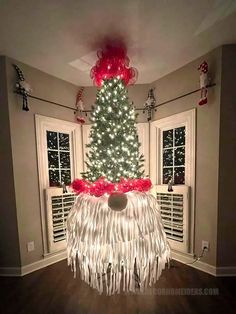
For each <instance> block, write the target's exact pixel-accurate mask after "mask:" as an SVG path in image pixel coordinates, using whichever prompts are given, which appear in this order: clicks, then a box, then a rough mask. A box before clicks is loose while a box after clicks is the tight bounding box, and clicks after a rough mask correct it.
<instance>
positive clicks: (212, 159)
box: [152, 48, 221, 265]
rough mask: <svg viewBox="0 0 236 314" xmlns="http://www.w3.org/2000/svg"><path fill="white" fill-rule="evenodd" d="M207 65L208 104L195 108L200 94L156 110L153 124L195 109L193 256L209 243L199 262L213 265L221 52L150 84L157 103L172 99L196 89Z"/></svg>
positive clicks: (216, 204) (200, 59)
mask: <svg viewBox="0 0 236 314" xmlns="http://www.w3.org/2000/svg"><path fill="white" fill-rule="evenodd" d="M204 60H206V61H207V62H208V64H209V68H210V75H211V78H212V82H214V83H216V86H215V87H213V88H211V89H209V97H208V98H209V103H208V104H207V105H205V106H203V107H200V106H198V100H199V95H200V92H198V93H195V94H192V95H189V96H186V97H184V98H181V99H179V100H176V101H173V102H170V103H168V104H166V105H163V106H161V107H160V108H158V109H157V112H156V113H155V115H154V120H157V119H161V118H164V117H167V116H170V115H173V114H176V113H179V112H182V111H185V110H189V109H192V108H196V109H197V124H196V126H197V130H196V131H197V132H196V140H197V142H196V208H195V245H194V252H195V253H196V254H200V252H201V245H202V240H207V241H209V242H210V251H209V252H208V253H207V254H206V256H205V257H204V258H203V259H202V260H203V261H204V262H206V263H209V264H211V265H216V243H217V211H218V201H217V199H218V168H219V160H218V157H219V127H220V92H221V48H218V49H215V50H214V51H212V52H210V53H208V54H207V55H205V56H202V57H201V58H199V59H197V60H195V61H193V62H191V63H189V64H187V65H185V66H184V67H182V68H180V69H178V70H177V71H175V72H172V73H170V74H169V75H166V76H165V77H163V78H161V79H159V80H157V81H156V82H154V83H153V84H152V86H154V87H155V88H156V90H155V92H156V95H157V97H158V102H159V103H161V102H164V101H166V100H169V99H172V98H175V97H177V96H179V95H182V94H185V93H188V92H189V91H192V90H196V89H198V88H199V74H198V70H197V68H198V66H199V64H200V63H201V62H202V61H204Z"/></svg>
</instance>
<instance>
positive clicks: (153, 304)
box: [0, 260, 236, 314]
mask: <svg viewBox="0 0 236 314" xmlns="http://www.w3.org/2000/svg"><path fill="white" fill-rule="evenodd" d="M171 264H172V267H171V268H170V269H167V270H165V271H163V273H162V276H161V278H160V280H159V281H158V283H157V285H156V286H155V288H154V289H151V290H148V291H147V292H146V293H145V294H144V295H141V294H136V295H127V294H120V295H114V296H110V297H109V296H104V295H99V294H98V293H97V292H96V291H95V290H93V289H91V288H89V287H88V286H87V285H86V284H85V283H84V282H82V281H80V280H79V279H78V278H76V279H74V278H73V274H72V273H71V271H70V268H68V267H67V264H66V261H65V260H64V261H62V262H59V263H56V264H54V265H52V266H48V267H46V268H44V269H41V270H38V271H36V272H34V273H32V274H29V275H26V276H24V277H22V278H11V277H9V278H6V277H1V278H0V289H1V294H0V298H1V299H0V313H1V314H12V313H17V314H23V313H24V314H26V313H27V314H38V313H40V314H54V313H55V314H64V313H66V314H75V313H81V314H86V313H90V314H106V313H109V314H110V313H112V314H118V313H119V314H120V313H122V314H125V313H127V314H128V313H129V314H138V313H140V314H149V313H158V314H172V313H173V314H174V313H181V314H185V313H193V314H195V313H196V314H201V313H214V314H216V313H221V314H222V313H225V314H231V313H236V302H235V297H234V294H235V285H236V280H235V278H229V277H228V278H227V277H225V278H215V277H213V276H211V275H208V274H205V273H203V272H200V271H198V270H195V269H193V268H191V267H189V266H186V265H183V264H181V263H177V262H173V261H172V262H171ZM169 288H173V289H175V290H168V289H169ZM182 288H189V289H190V288H192V290H185V291H184V290H180V289H182ZM204 288H214V289H216V290H214V291H215V293H217V295H194V294H197V293H199V292H200V291H204V290H199V289H204ZM217 289H218V290H217ZM171 291H172V292H171ZM205 291H206V290H205ZM173 292H175V294H181V293H182V294H185V295H171V293H173ZM163 293H167V295H162V294H163ZM188 293H190V294H192V295H186V294H188Z"/></svg>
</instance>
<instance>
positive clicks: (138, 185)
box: [71, 177, 152, 197]
mask: <svg viewBox="0 0 236 314" xmlns="http://www.w3.org/2000/svg"><path fill="white" fill-rule="evenodd" d="M71 187H72V189H73V190H74V192H75V193H77V194H80V193H87V194H90V195H94V196H97V197H99V196H102V195H104V194H109V195H110V194H111V193H113V192H114V191H116V192H123V193H126V192H130V191H139V192H148V191H149V190H150V189H151V187H152V182H151V180H150V179H149V178H140V179H124V178H122V179H121V180H120V182H117V183H112V182H109V181H107V180H106V178H104V177H101V178H99V179H98V180H97V181H95V182H93V183H91V182H89V181H86V180H84V179H76V180H74V181H73V182H72V184H71Z"/></svg>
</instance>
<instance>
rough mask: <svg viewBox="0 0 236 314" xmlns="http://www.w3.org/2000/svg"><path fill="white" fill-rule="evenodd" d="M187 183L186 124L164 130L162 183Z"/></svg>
mask: <svg viewBox="0 0 236 314" xmlns="http://www.w3.org/2000/svg"><path fill="white" fill-rule="evenodd" d="M171 179H172V180H173V183H174V184H184V183H185V126H182V127H178V128H173V129H169V130H165V131H163V132H162V183H163V184H167V183H168V182H169V181H170V180H171Z"/></svg>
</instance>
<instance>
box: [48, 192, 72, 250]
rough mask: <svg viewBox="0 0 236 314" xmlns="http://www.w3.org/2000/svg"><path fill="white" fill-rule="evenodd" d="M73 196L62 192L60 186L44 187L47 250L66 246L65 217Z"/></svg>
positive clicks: (61, 248) (60, 248)
mask: <svg viewBox="0 0 236 314" xmlns="http://www.w3.org/2000/svg"><path fill="white" fill-rule="evenodd" d="M75 198H76V195H75V194H74V193H63V192H62V189H61V188H49V189H46V203H47V206H46V208H47V227H48V247H49V252H55V251H59V250H63V249H65V247H66V241H65V240H66V219H67V216H68V214H69V211H70V209H71V207H72V206H73V204H74V202H75Z"/></svg>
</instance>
